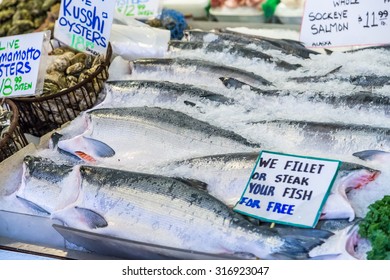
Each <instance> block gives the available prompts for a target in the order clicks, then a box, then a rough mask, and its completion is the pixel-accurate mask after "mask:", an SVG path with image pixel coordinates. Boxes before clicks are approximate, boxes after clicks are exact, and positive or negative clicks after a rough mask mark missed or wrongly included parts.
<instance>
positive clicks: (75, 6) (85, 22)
mask: <svg viewBox="0 0 390 280" xmlns="http://www.w3.org/2000/svg"><path fill="white" fill-rule="evenodd" d="M115 3H116V1H112V0H62V1H61V9H60V14H59V17H58V20H57V21H56V23H55V28H54V37H55V38H56V39H57V40H59V41H60V42H63V43H64V44H66V45H68V46H70V47H72V48H74V49H76V50H79V51H82V52H87V53H90V54H92V55H98V54H103V55H105V54H106V51H107V47H108V42H109V38H110V33H111V26H112V21H113V18H114V7H115Z"/></svg>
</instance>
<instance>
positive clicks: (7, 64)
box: [0, 31, 50, 98]
mask: <svg viewBox="0 0 390 280" xmlns="http://www.w3.org/2000/svg"><path fill="white" fill-rule="evenodd" d="M48 39H50V31H47V32H39V33H31V34H24V35H15V36H10V37H3V38H0V98H1V97H15V96H28V95H35V93H36V91H40V90H41V89H42V86H43V79H42V81H39V80H38V78H39V77H40V76H41V77H43V76H44V72H45V69H44V68H45V66H46V64H45V63H43V62H44V61H45V60H44V59H42V57H43V56H45V55H47V50H46V49H45V48H44V41H47V40H48Z"/></svg>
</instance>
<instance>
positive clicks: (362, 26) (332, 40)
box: [300, 0, 390, 47]
mask: <svg viewBox="0 0 390 280" xmlns="http://www.w3.org/2000/svg"><path fill="white" fill-rule="evenodd" d="M389 16H390V1H389V0H321V1H319V0H306V3H305V11H304V15H303V19H302V26H301V35H300V40H301V41H302V42H303V43H304V44H305V45H306V46H307V47H336V46H351V45H374V44H388V43H390V19H389Z"/></svg>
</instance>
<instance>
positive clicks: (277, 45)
mask: <svg viewBox="0 0 390 280" xmlns="http://www.w3.org/2000/svg"><path fill="white" fill-rule="evenodd" d="M184 39H185V40H187V41H191V42H193V41H198V42H218V43H224V44H227V45H244V46H247V45H252V46H255V47H256V48H259V49H261V50H264V51H269V50H276V51H280V52H281V53H283V54H287V55H294V56H296V57H299V58H310V55H311V54H319V53H317V52H315V51H312V50H309V49H307V48H305V47H304V46H303V45H302V44H301V43H300V42H297V41H293V40H286V39H273V38H268V37H262V36H252V35H248V34H244V33H239V32H234V31H230V30H227V29H220V30H217V31H200V30H188V31H185V32H184Z"/></svg>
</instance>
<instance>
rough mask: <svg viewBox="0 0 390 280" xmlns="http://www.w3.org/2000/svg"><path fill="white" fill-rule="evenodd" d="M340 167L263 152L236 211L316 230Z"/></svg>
mask: <svg viewBox="0 0 390 280" xmlns="http://www.w3.org/2000/svg"><path fill="white" fill-rule="evenodd" d="M340 164H341V162H340V161H337V160H330V159H320V158H314V157H303V156H296V155H288V154H281V153H274V152H270V151H262V152H261V153H260V156H259V157H258V159H257V162H256V166H255V168H254V169H253V171H252V174H251V177H250V179H249V181H248V184H247V186H246V188H245V190H244V193H243V194H242V196H241V199H240V201H239V202H237V204H236V206H235V207H234V210H235V211H237V212H240V213H242V214H245V215H248V216H252V217H255V218H259V219H261V220H265V221H269V222H275V223H281V224H288V225H294V226H300V227H314V226H315V225H316V223H317V222H318V219H319V217H320V214H321V209H322V207H323V205H324V204H325V201H326V198H327V196H328V195H329V192H330V189H331V186H332V185H333V182H334V180H335V178H336V175H337V171H338V169H339V166H340Z"/></svg>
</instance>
